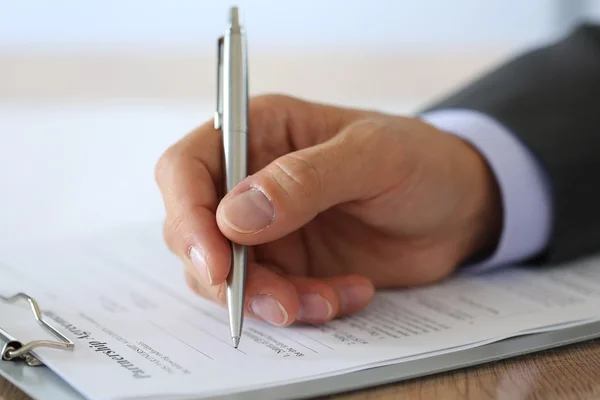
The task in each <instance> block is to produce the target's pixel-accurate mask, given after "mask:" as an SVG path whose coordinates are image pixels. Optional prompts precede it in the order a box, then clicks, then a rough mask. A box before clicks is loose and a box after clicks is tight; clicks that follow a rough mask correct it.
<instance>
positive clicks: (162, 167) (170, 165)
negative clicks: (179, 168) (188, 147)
mask: <svg viewBox="0 0 600 400" xmlns="http://www.w3.org/2000/svg"><path fill="white" fill-rule="evenodd" d="M180 156H181V152H180V151H179V150H178V148H177V147H175V146H171V147H169V148H168V149H167V150H166V151H165V152H164V153H163V154H162V155H161V156H160V158H159V159H158V161H157V162H156V165H155V167H154V179H155V180H156V182H157V183H158V184H159V185H160V184H161V183H163V182H165V181H166V180H167V179H168V178H169V177H170V176H172V174H173V170H174V169H175V167H176V164H177V160H178V159H179V158H180Z"/></svg>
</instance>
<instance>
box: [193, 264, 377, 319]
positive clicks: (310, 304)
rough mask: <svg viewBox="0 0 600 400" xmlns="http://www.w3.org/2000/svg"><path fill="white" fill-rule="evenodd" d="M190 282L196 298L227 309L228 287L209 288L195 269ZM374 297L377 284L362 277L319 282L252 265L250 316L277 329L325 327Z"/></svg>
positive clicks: (247, 299) (249, 276) (353, 311)
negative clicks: (294, 325)
mask: <svg viewBox="0 0 600 400" xmlns="http://www.w3.org/2000/svg"><path fill="white" fill-rule="evenodd" d="M186 281H187V282H188V285H189V286H190V287H191V288H192V290H193V291H194V292H195V293H196V294H199V295H200V296H202V297H204V298H207V299H210V300H213V301H215V302H217V303H219V304H221V305H225V302H226V298H225V284H223V285H221V286H219V287H211V286H208V285H206V284H204V283H203V282H202V280H201V279H199V277H198V275H197V273H196V272H195V271H194V270H193V269H187V270H186ZM374 294H375V288H374V286H373V284H372V283H371V282H370V281H369V280H368V279H367V278H364V277H362V276H359V275H346V276H337V277H331V278H325V279H318V278H310V277H301V276H289V275H280V274H277V273H275V272H274V271H273V270H272V269H271V268H268V267H266V266H263V265H259V264H251V267H250V269H249V270H248V279H247V288H246V308H247V309H248V312H249V313H250V314H249V315H250V316H253V317H255V318H259V319H262V320H265V321H267V322H269V323H271V324H273V325H278V326H286V325H290V324H292V323H293V322H294V321H298V322H304V323H310V324H322V323H326V322H328V321H330V320H332V319H334V318H337V317H341V316H345V315H349V314H353V313H356V312H358V311H361V310H362V309H364V308H365V307H367V306H368V305H369V304H370V303H371V301H372V300H373V296H374Z"/></svg>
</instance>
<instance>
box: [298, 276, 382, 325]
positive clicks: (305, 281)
mask: <svg viewBox="0 0 600 400" xmlns="http://www.w3.org/2000/svg"><path fill="white" fill-rule="evenodd" d="M289 279H290V281H291V282H292V283H293V284H294V286H295V287H296V291H297V292H298V297H299V304H300V308H299V310H298V315H297V320H298V321H300V322H306V323H311V324H320V323H325V322H327V321H330V320H332V319H334V318H337V317H341V316H344V315H348V314H353V313H355V312H358V311H360V310H362V309H364V308H365V307H366V306H367V305H369V303H370V302H371V301H372V300H373V296H374V293H375V288H374V286H373V284H372V283H371V282H370V281H369V280H368V279H367V278H364V277H362V276H359V275H345V276H336V277H331V278H325V279H319V278H311V277H290V278H289Z"/></svg>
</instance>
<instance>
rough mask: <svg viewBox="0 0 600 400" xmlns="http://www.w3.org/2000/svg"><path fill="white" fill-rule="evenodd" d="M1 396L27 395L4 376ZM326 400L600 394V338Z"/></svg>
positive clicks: (509, 399) (11, 399) (512, 399)
mask: <svg viewBox="0 0 600 400" xmlns="http://www.w3.org/2000/svg"><path fill="white" fill-rule="evenodd" d="M0 399H2V400H26V399H29V398H28V397H27V396H25V395H24V394H23V393H22V392H21V391H19V390H18V389H17V388H15V387H14V386H12V385H11V384H9V383H8V382H6V381H5V380H3V379H2V378H0ZM328 399H329V400H391V399H418V400H430V399H431V400H438V399H441V400H453V399H486V400H488V399H489V400H491V399H495V400H525V399H527V400H533V399H540V400H553V399H569V400H570V399H600V340H596V341H591V342H587V343H582V344H578V345H574V346H569V347H565V348H562V349H557V350H549V351H545V352H540V353H537V354H532V355H529V356H523V357H520V358H515V359H511V360H507V361H500V362H496V363H492V364H486V365H482V366H479V367H474V368H469V369H465V370H460V371H456V372H452V373H447V374H440V375H437V376H432V377H428V378H424V379H416V380H413V381H408V382H404V383H400V384H396V385H388V386H382V387H378V388H373V389H368V390H363V391H359V392H354V393H349V394H341V395H336V396H331V397H329V398H328Z"/></svg>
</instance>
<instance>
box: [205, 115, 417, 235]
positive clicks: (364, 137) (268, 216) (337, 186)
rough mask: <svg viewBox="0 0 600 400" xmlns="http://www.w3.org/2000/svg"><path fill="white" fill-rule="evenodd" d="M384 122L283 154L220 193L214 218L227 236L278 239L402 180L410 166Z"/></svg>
mask: <svg viewBox="0 0 600 400" xmlns="http://www.w3.org/2000/svg"><path fill="white" fill-rule="evenodd" d="M410 159H411V157H410V152H409V151H405V149H404V148H403V147H402V141H401V135H399V134H398V132H395V131H393V130H392V128H390V127H389V125H388V123H387V122H386V123H382V122H379V121H378V120H364V121H361V122H358V123H355V124H351V125H350V126H349V127H348V128H347V129H345V130H344V131H343V132H341V133H340V134H339V135H338V136H336V137H334V138H332V139H331V140H328V141H326V142H324V143H322V144H319V145H316V146H313V147H309V148H306V149H302V150H299V151H296V152H293V153H289V154H286V155H284V156H282V157H279V158H278V159H276V160H274V161H273V162H271V163H270V164H269V165H267V166H266V167H265V168H263V169H261V170H260V171H258V172H257V173H255V174H253V175H252V176H250V177H248V178H247V179H245V180H244V181H243V182H242V183H240V184H239V185H238V186H236V187H235V188H234V189H233V190H232V191H231V192H230V193H228V194H227V196H225V198H224V199H223V200H222V201H221V203H220V204H219V206H218V209H217V223H218V226H219V228H220V229H221V231H222V232H223V234H224V235H225V236H227V237H228V238H230V239H231V240H233V241H235V242H238V243H242V244H247V245H254V244H260V243H266V242H269V241H272V240H275V239H278V238H281V237H283V236H285V235H287V234H289V233H290V232H292V231H295V230H297V229H298V228H300V227H302V226H303V225H305V224H306V223H307V222H309V221H310V220H311V219H313V218H314V217H315V216H316V215H317V214H319V213H320V212H322V211H324V210H326V209H328V208H330V207H332V206H334V205H338V204H342V203H349V202H355V201H360V200H367V199H371V198H374V197H376V196H377V195H379V194H381V193H384V192H386V191H388V190H390V189H391V188H393V187H396V186H397V185H401V184H403V182H404V181H406V180H407V177H409V176H410V174H411V172H412V171H411V170H412V169H414V167H413V165H414V163H411V162H410Z"/></svg>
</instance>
